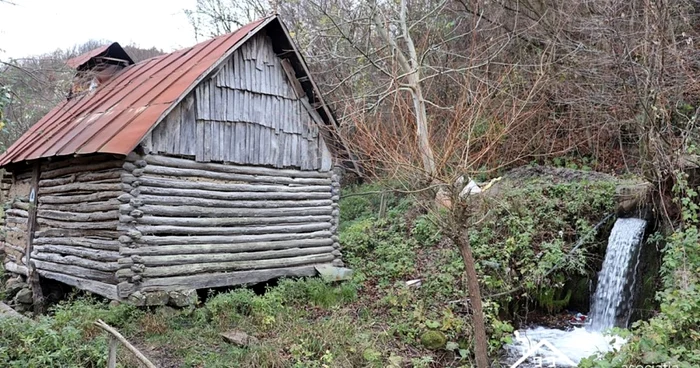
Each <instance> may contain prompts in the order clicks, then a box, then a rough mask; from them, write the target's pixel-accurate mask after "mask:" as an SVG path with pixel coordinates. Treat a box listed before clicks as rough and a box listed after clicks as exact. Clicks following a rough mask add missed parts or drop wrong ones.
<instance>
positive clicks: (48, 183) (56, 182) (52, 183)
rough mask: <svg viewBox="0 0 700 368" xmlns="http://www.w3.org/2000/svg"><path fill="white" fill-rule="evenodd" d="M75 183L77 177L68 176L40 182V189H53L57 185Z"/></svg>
mask: <svg viewBox="0 0 700 368" xmlns="http://www.w3.org/2000/svg"><path fill="white" fill-rule="evenodd" d="M73 182H75V175H70V176H66V177H63V178H57V179H44V180H39V187H53V186H56V185H65V184H69V183H73Z"/></svg>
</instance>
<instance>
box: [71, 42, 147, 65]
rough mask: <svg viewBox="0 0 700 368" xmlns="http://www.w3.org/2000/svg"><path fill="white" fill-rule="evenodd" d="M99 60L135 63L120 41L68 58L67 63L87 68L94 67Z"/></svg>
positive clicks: (127, 63)
mask: <svg viewBox="0 0 700 368" xmlns="http://www.w3.org/2000/svg"><path fill="white" fill-rule="evenodd" d="M97 61H106V62H107V63H110V64H111V63H114V62H115V61H118V62H119V63H120V64H123V63H126V65H132V64H134V61H133V60H132V59H131V57H130V56H129V54H127V53H126V51H124V49H123V48H122V47H121V46H120V45H119V43H118V42H113V43H111V44H108V45H104V46H100V47H98V48H96V49H94V50H91V51H88V52H86V53H84V54H82V55H79V56H76V57H74V58H72V59H68V60H67V61H66V64H67V65H68V66H69V67H71V68H73V69H77V70H85V69H90V68H92V67H93V66H94V65H95V64H97ZM110 61H111V62H110Z"/></svg>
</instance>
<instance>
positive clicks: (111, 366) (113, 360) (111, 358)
mask: <svg viewBox="0 0 700 368" xmlns="http://www.w3.org/2000/svg"><path fill="white" fill-rule="evenodd" d="M118 343H119V340H117V339H116V338H115V337H114V336H111V335H110V336H109V355H108V356H107V368H116V367H117V344H118Z"/></svg>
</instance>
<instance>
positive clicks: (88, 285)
mask: <svg viewBox="0 0 700 368" xmlns="http://www.w3.org/2000/svg"><path fill="white" fill-rule="evenodd" d="M38 272H39V275H41V276H42V277H45V278H47V279H51V280H56V281H59V282H62V283H64V284H66V285H70V286H74V287H76V288H78V289H80V290H86V291H89V292H91V293H95V294H98V295H102V296H104V297H105V298H109V299H114V300H118V299H119V295H118V293H117V286H116V285H110V284H106V283H104V282H99V281H95V280H88V279H85V278H82V277H76V276H71V275H66V274H63V273H59V272H52V271H47V270H38Z"/></svg>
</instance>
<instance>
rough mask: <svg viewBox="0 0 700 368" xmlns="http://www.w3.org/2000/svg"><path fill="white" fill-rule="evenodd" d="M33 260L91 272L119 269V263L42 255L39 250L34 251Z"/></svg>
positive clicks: (49, 254)
mask: <svg viewBox="0 0 700 368" xmlns="http://www.w3.org/2000/svg"><path fill="white" fill-rule="evenodd" d="M31 259H32V260H37V259H40V260H42V261H47V262H53V263H59V264H64V265H71V266H78V267H84V268H87V269H91V270H98V271H105V272H114V271H116V270H118V269H119V264H118V263H117V262H99V261H93V260H90V259H85V258H81V257H77V256H62V255H60V254H57V253H40V252H39V250H38V249H35V250H34V251H32V254H31Z"/></svg>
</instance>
